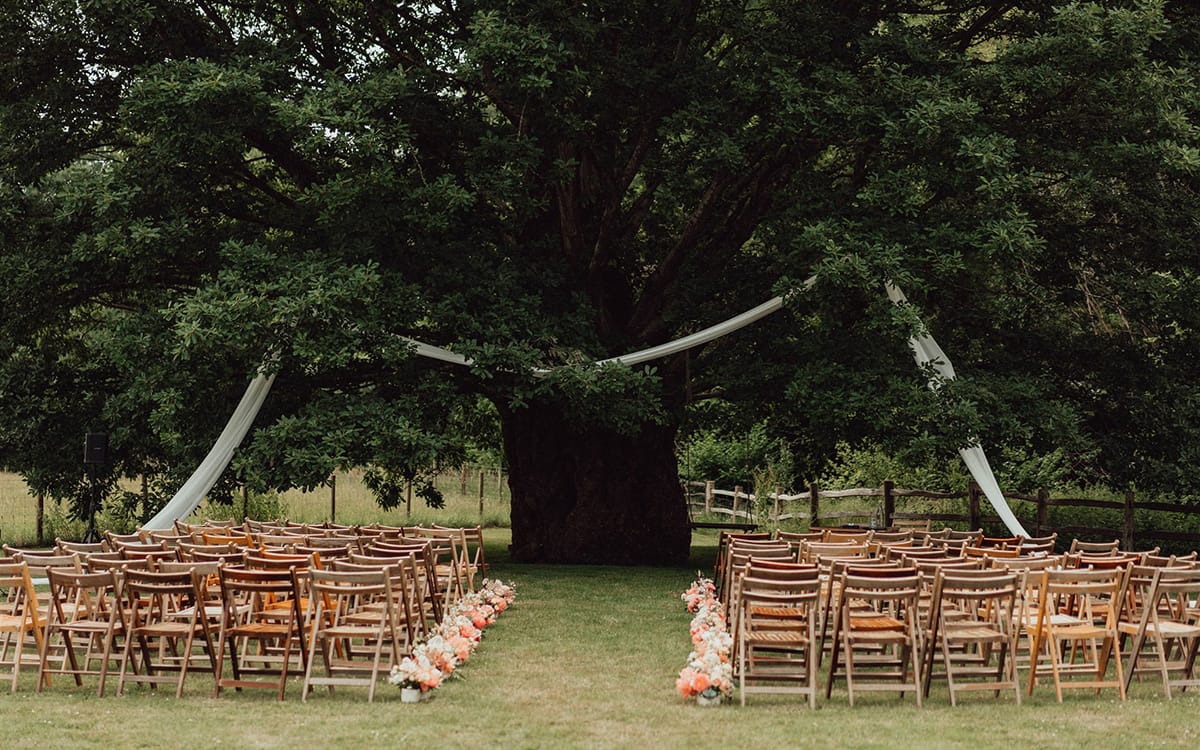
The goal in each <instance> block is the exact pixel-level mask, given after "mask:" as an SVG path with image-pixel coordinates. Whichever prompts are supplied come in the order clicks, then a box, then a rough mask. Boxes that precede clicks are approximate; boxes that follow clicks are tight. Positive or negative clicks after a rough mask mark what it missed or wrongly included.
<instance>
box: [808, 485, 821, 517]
mask: <svg viewBox="0 0 1200 750" xmlns="http://www.w3.org/2000/svg"><path fill="white" fill-rule="evenodd" d="M820 516H821V491H820V490H819V489H818V488H817V483H816V482H813V483H812V484H810V485H808V526H809V528H812V527H813V526H816V525H817V519H818V518H820Z"/></svg>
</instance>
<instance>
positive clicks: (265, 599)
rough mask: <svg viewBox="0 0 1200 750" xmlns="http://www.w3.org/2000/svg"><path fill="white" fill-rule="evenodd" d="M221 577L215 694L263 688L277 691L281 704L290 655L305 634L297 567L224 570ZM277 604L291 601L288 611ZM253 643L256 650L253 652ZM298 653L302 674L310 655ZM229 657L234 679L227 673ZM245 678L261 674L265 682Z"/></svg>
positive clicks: (220, 573) (221, 570)
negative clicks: (276, 605) (225, 674)
mask: <svg viewBox="0 0 1200 750" xmlns="http://www.w3.org/2000/svg"><path fill="white" fill-rule="evenodd" d="M218 575H219V578H220V586H221V601H222V610H221V625H220V632H219V634H218V637H217V639H218V644H219V646H218V654H217V678H216V687H215V688H214V695H215V696H217V697H219V696H220V695H221V690H222V689H223V688H228V687H232V688H236V689H238V690H241V689H242V688H265V689H274V690H276V691H278V699H279V700H283V697H284V691H285V689H286V687H287V678H288V674H289V673H291V671H292V670H291V656H292V652H293V650H294V647H295V646H296V645H297V644H304V642H305V633H306V629H305V624H304V615H303V613H302V612H301V611H300V601H301V597H302V596H303V588H302V586H301V584H300V580H299V576H298V574H297V571H296V568H295V567H292V568H290V569H288V570H248V569H235V568H230V567H228V566H222V567H221V568H220V572H219V574H218ZM278 602H287V603H288V606H286V607H282V608H280V607H275V608H272V607H271V605H272V604H274V603H278ZM251 644H254V645H256V646H257V649H256V650H254V651H253V652H251V650H250V649H249V646H250V645H251ZM243 647H245V648H243ZM299 652H300V658H299V661H300V665H299V670H298V673H299V674H303V673H304V671H305V670H306V669H307V666H308V651H307V650H306V649H304V648H300V649H299ZM226 656H228V657H229V661H230V668H231V671H232V673H233V677H232V678H226V677H225V676H224V674H223V672H224V660H225V657H226ZM247 675H261V676H262V677H263V679H247ZM268 677H269V678H271V679H266V678H268Z"/></svg>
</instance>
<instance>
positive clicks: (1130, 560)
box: [1075, 553, 1142, 570]
mask: <svg viewBox="0 0 1200 750" xmlns="http://www.w3.org/2000/svg"><path fill="white" fill-rule="evenodd" d="M1141 560H1142V558H1141V556H1140V555H1089V554H1087V553H1084V554H1082V555H1080V556H1079V558H1078V560H1077V562H1076V563H1075V565H1076V567H1079V568H1091V569H1093V570H1109V569H1116V570H1125V569H1126V568H1128V567H1129V566H1130V565H1137V564H1138V563H1139V562H1141Z"/></svg>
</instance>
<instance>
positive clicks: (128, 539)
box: [104, 531, 146, 549]
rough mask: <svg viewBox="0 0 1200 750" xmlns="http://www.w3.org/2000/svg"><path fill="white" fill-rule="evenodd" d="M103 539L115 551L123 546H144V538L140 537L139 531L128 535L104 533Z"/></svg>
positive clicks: (111, 532)
mask: <svg viewBox="0 0 1200 750" xmlns="http://www.w3.org/2000/svg"><path fill="white" fill-rule="evenodd" d="M104 538H105V539H107V540H108V543H109V545H111V546H112V548H113V549H117V548H118V547H121V546H122V545H125V544H145V543H146V537H144V536H142V532H141V531H135V532H132V533H130V534H118V533H116V532H113V531H106V532H104Z"/></svg>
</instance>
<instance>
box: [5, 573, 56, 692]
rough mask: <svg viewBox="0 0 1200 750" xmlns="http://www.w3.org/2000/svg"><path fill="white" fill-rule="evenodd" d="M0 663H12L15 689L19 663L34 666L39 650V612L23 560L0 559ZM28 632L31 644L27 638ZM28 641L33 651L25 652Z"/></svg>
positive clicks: (40, 618) (41, 631) (40, 620)
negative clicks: (5, 560)
mask: <svg viewBox="0 0 1200 750" xmlns="http://www.w3.org/2000/svg"><path fill="white" fill-rule="evenodd" d="M0 636H3V640H2V641H0V666H11V667H12V692H14V693H15V692H17V679H18V678H19V677H20V674H21V666H22V663H23V662H25V663H27V664H28V665H29V666H31V667H34V668H36V667H37V665H38V659H39V658H40V656H41V652H42V639H43V638H44V637H45V634H44V632H43V622H42V615H41V612H40V611H39V608H38V598H37V592H36V591H34V588H33V579H31V578H30V577H29V565H28V564H27V563H24V562H6V563H0ZM30 636H32V644H28V643H27V642H28V641H29V639H30ZM29 645H32V646H34V647H36V651H34V652H33V653H31V654H29V655H28V656H29V659H28V661H27V662H26V661H25V658H26V654H25V650H26V648H28V646H29Z"/></svg>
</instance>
